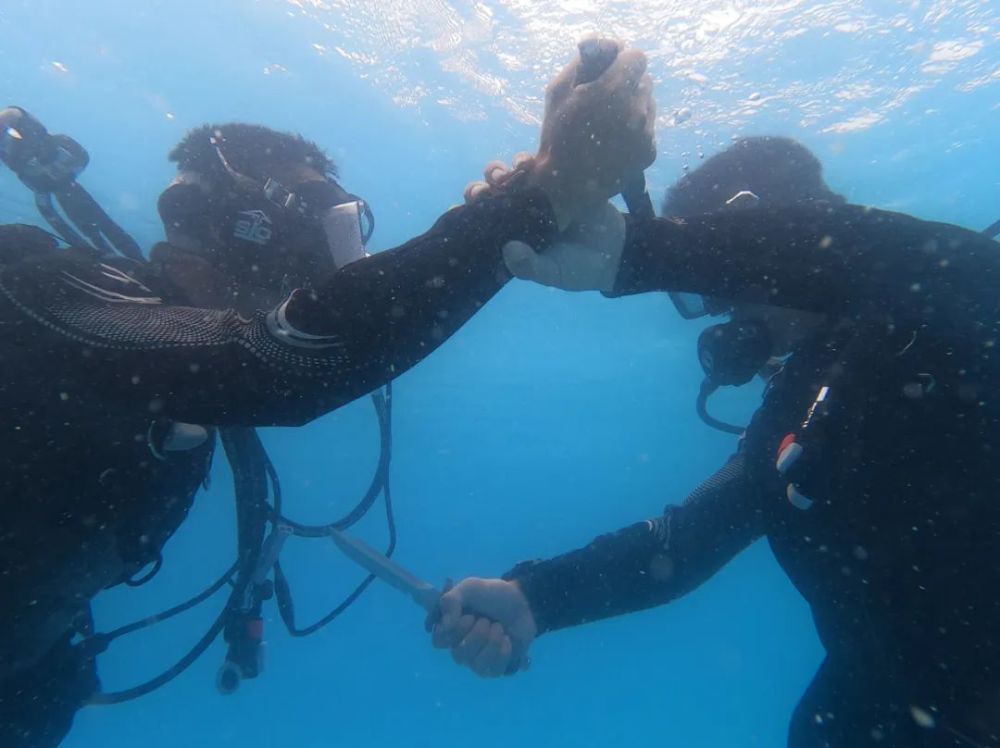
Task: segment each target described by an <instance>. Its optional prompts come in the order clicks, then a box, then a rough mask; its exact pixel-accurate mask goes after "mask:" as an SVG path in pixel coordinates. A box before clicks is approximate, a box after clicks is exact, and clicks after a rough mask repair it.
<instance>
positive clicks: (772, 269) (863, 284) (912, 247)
mask: <svg viewBox="0 0 1000 748" xmlns="http://www.w3.org/2000/svg"><path fill="white" fill-rule="evenodd" d="M998 283H1000V252H998V247H997V243H996V242H994V241H992V240H991V239H989V238H987V237H986V236H983V235H982V234H978V233H976V232H974V231H969V230H967V229H963V228H960V227H958V226H952V225H949V224H944V223H934V222H931V221H921V220H919V219H916V218H913V217H911V216H907V215H903V214H900V213H890V212H887V211H881V210H873V209H869V208H864V207H859V206H854V205H846V206H834V205H825V206H793V207H782V208H757V209H752V210H743V211H738V212H736V211H734V212H730V213H714V214H707V215H703V216H695V217H692V218H686V219H684V220H682V221H681V220H671V219H662V218H657V219H631V218H630V219H628V223H627V231H626V241H625V248H624V251H623V254H622V259H621V265H620V268H619V272H618V275H617V278H616V280H615V284H614V288H613V290H612V291H611V295H613V296H623V295H628V294H635V293H642V292H646V291H684V292H691V293H699V294H704V295H706V296H714V297H718V298H722V299H727V300H738V301H750V302H756V303H767V304H772V305H775V306H786V307H792V308H796V309H802V310H805V311H810V312H817V313H820V314H827V315H832V316H841V317H858V316H865V317H869V318H872V319H879V320H885V321H887V322H891V321H902V320H906V321H908V322H913V321H916V322H919V323H920V324H922V325H927V326H929V327H933V328H937V329H938V330H941V331H944V332H947V331H949V330H952V331H963V330H964V331H969V330H970V329H972V328H973V327H976V326H978V325H979V324H987V325H989V326H990V327H991V328H992V327H993V325H994V324H996V321H997V319H998V314H997V312H998V309H1000V295H998V294H997V293H996V288H997V284H998Z"/></svg>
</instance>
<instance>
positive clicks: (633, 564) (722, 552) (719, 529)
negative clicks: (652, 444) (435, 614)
mask: <svg viewBox="0 0 1000 748" xmlns="http://www.w3.org/2000/svg"><path fill="white" fill-rule="evenodd" d="M757 497H758V494H757V492H756V491H755V490H754V489H753V487H752V486H751V484H750V482H749V481H748V480H747V477H746V474H745V470H744V465H743V457H742V455H736V456H734V457H733V458H731V459H730V460H729V462H728V463H726V465H725V466H724V467H723V468H722V469H721V470H719V471H718V472H717V473H715V475H713V476H712V477H711V478H709V479H708V480H707V481H705V482H704V483H702V484H701V485H700V486H699V487H698V488H697V489H695V491H694V492H693V493H692V494H691V495H690V496H688V498H687V499H686V500H685V501H684V503H682V504H680V505H674V506H668V507H667V509H666V511H665V512H664V514H663V516H662V517H658V518H656V519H652V520H647V521H645V522H639V523H637V524H634V525H630V526H629V527H626V528H624V529H622V530H619V531H618V532H615V533H611V534H609V535H602V536H600V537H599V538H597V539H596V540H594V541H593V542H591V543H590V544H589V545H587V546H586V547H584V548H580V549H579V550H575V551H571V552H570V553H567V554H564V555H562V556H558V557H556V558H553V559H549V560H547V561H526V562H523V563H521V564H518V565H517V566H515V567H514V568H513V569H512V570H511V571H509V572H508V573H507V574H505V575H504V578H505V579H513V580H517V581H518V583H519V584H520V585H521V589H522V590H523V591H524V594H525V596H526V597H527V598H528V602H529V604H530V605H531V610H532V613H533V614H534V616H535V623H536V624H537V626H538V630H539V632H540V633H542V632H546V631H554V630H556V629H561V628H565V627H567V626H575V625H578V624H581V623H586V622H588V621H596V620H599V619H602V618H608V617H611V616H615V615H620V614H622V613H629V612H632V611H636V610H643V609H645V608H650V607H653V606H655V605H661V604H663V603H666V602H669V601H670V600H673V599H674V598H677V597H680V596H681V595H684V594H685V593H687V592H690V591H691V590H693V589H694V588H696V587H697V586H699V585H700V584H701V583H702V582H704V581H705V580H706V579H708V578H709V577H711V576H712V575H713V574H715V572H716V571H718V570H719V569H720V568H722V567H723V566H724V565H725V564H726V563H727V562H728V561H729V560H730V559H732V558H733V557H734V556H735V555H736V554H738V553H739V552H740V551H742V550H743V549H744V548H746V547H747V546H748V545H750V543H751V542H753V541H754V540H755V539H756V538H758V537H760V536H762V535H763V516H762V514H761V511H760V502H759V500H758V498H757Z"/></svg>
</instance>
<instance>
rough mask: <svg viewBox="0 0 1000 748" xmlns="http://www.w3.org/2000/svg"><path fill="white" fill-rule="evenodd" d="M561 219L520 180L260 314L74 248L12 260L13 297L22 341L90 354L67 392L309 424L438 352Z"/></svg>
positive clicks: (200, 414)
mask: <svg viewBox="0 0 1000 748" xmlns="http://www.w3.org/2000/svg"><path fill="white" fill-rule="evenodd" d="M554 230H555V229H554V225H553V224H552V219H551V214H550V211H549V208H548V203H547V201H546V200H545V198H544V196H542V195H541V194H540V193H537V192H535V191H516V190H508V191H506V192H503V193H501V194H498V195H493V196H489V197H487V198H484V199H482V200H480V201H477V203H476V204H475V205H471V206H465V207H462V208H458V209H455V210H453V211H450V212H449V213H448V214H446V215H445V216H444V217H442V218H441V219H440V220H439V221H438V222H437V223H436V224H435V225H434V227H433V228H432V229H431V230H430V231H428V232H427V233H426V234H424V235H422V236H420V237H418V238H416V239H414V240H413V241H411V242H409V243H407V244H406V245H404V246H403V247H400V248H398V249H395V250H390V251H389V252H385V253H381V254H379V255H375V256H373V257H371V258H369V259H366V260H362V261H359V262H357V263H354V264H352V265H349V266H347V267H345V268H344V269H343V270H341V272H340V273H338V274H337V275H336V276H335V278H334V279H333V280H332V281H331V282H330V283H329V284H328V285H326V286H325V287H323V288H321V289H319V290H318V291H317V292H307V291H298V292H296V293H295V294H293V295H292V296H291V297H290V298H289V299H288V300H287V301H286V302H285V303H284V304H282V305H281V307H279V308H278V309H276V310H274V311H272V312H270V313H267V314H260V315H258V316H256V317H255V318H253V319H250V320H246V319H242V318H240V317H239V316H238V315H236V314H235V313H233V312H222V311H215V310H206V309H195V308H191V307H178V306H171V305H169V304H164V303H163V300H162V299H160V298H159V297H157V296H156V295H155V294H154V293H153V292H152V291H150V290H149V288H146V287H145V286H143V285H142V284H140V283H137V282H135V281H133V280H130V279H128V278H127V277H126V276H125V275H124V274H123V273H115V272H110V271H109V269H108V268H106V267H105V266H100V265H98V264H96V263H93V262H92V261H91V260H89V259H87V258H81V257H78V256H72V255H71V254H69V253H61V252H56V253H51V254H47V255H46V256H45V257H43V258H42V259H41V260H40V261H38V262H34V261H29V262H26V263H24V264H20V265H16V266H10V267H7V268H3V269H2V271H0V301H2V300H3V298H4V297H6V298H7V299H9V301H10V302H11V305H10V307H9V311H7V309H5V310H4V312H3V313H4V314H5V315H7V314H9V316H10V318H11V319H16V320H18V324H16V325H13V326H11V327H9V328H8V330H9V333H10V335H12V336H13V337H14V338H16V342H15V345H17V346H18V347H19V348H20V349H21V350H22V351H23V352H24V354H25V355H26V356H27V357H29V358H30V356H31V354H32V352H37V356H38V358H39V360H44V361H46V362H47V363H48V364H49V365H48V367H47V369H46V371H73V372H76V371H78V370H79V363H78V362H79V361H81V360H86V362H87V375H86V376H85V377H84V376H80V377H74V378H73V381H72V382H71V383H70V384H69V385H67V387H68V388H67V389H64V390H63V392H65V394H66V396H67V397H74V398H81V399H88V400H89V399H93V398H94V397H95V396H99V397H100V398H101V401H102V402H107V403H117V404H118V406H119V407H123V408H126V409H128V408H139V409H141V410H142V411H143V412H146V411H147V410H152V412H155V413H157V414H158V415H160V416H164V417H169V418H174V419H177V420H185V421H192V422H197V423H208V424H214V425H295V424H300V423H303V422H305V421H308V420H310V419H312V418H315V417H317V416H319V415H321V414H322V413H325V412H327V411H329V410H331V409H333V408H336V407H338V406H340V405H342V404H344V403H346V402H349V401H350V400H353V399H355V398H357V397H359V396H361V395H363V394H365V393H366V392H369V391H371V390H373V389H375V388H377V387H379V386H380V385H382V384H384V383H385V382H387V381H388V380H390V379H392V378H393V377H396V376H398V375H399V374H401V373H402V372H403V371H405V370H406V369H408V368H410V367H411V366H413V365H414V364H415V363H417V362H418V361H420V360H421V359H422V358H423V357H424V356H426V355H428V354H429V353H430V352H431V351H433V350H434V349H435V348H437V347H438V346H439V345H440V344H441V343H442V342H443V341H444V340H446V339H447V338H448V337H449V336H450V335H452V334H453V333H454V332H455V331H456V330H457V329H458V328H459V327H460V326H461V325H462V324H464V323H465V322H466V321H467V320H468V319H469V317H471V316H472V314H474V313H475V311H476V310H478V309H479V308H480V307H481V306H482V305H483V304H484V303H485V302H486V301H488V300H489V299H490V298H491V297H492V296H493V295H494V294H495V293H496V292H497V291H498V290H499V289H500V288H501V287H502V286H503V284H504V282H505V281H506V276H505V275H504V274H503V273H502V268H501V259H500V249H501V247H502V246H503V244H504V243H505V242H506V241H508V240H510V239H515V238H518V239H523V240H525V241H534V242H538V243H539V244H542V245H544V244H545V243H546V242H547V241H548V239H549V238H550V236H551V234H552V233H553V232H554ZM126 295H127V296H126ZM59 359H63V360H64V361H65V365H64V367H62V368H61V367H60V366H58V365H56V363H55V362H56V361H58V360H59ZM74 385H78V386H76V387H74ZM70 390H72V392H71V391H70Z"/></svg>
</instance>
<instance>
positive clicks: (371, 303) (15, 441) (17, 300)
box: [0, 189, 555, 748]
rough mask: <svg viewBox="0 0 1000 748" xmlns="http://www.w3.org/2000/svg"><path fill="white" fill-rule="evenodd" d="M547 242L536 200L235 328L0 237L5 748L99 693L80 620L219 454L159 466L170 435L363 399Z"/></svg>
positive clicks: (413, 245)
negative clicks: (505, 259) (76, 642)
mask: <svg viewBox="0 0 1000 748" xmlns="http://www.w3.org/2000/svg"><path fill="white" fill-rule="evenodd" d="M554 232H555V225H554V223H553V220H552V216H551V209H550V207H549V205H548V201H547V200H546V198H545V197H544V196H543V195H542V194H541V193H538V192H536V191H533V190H518V189H511V190H508V191H506V192H504V193H501V194H497V195H493V196H490V197H488V198H486V199H483V200H481V201H477V202H476V203H475V204H474V205H471V206H464V207H460V208H456V209H454V210H452V211H450V212H449V213H447V214H445V215H444V216H443V217H442V218H441V219H440V220H438V222H437V223H436V224H435V225H434V227H433V228H432V229H431V230H430V231H428V232H427V233H426V234H424V235H422V236H420V237H418V238H416V239H413V240H412V241H410V242H408V243H407V244H405V245H404V246H402V247H399V248H397V249H394V250H390V251H387V252H382V253H379V254H376V255H373V256H372V257H370V258H367V259H365V260H362V261H359V262H356V263H353V264H351V265H348V266H346V267H345V268H343V269H342V270H340V271H339V272H338V273H337V274H336V275H335V276H334V277H333V278H332V280H331V281H329V282H328V283H327V284H325V285H323V286H321V287H320V288H318V289H317V290H316V291H315V292H304V291H296V292H295V293H293V294H292V295H291V296H290V297H289V298H288V299H287V300H286V301H285V303H283V304H282V305H281V306H280V307H279V308H277V309H275V310H273V311H271V312H269V313H260V314H258V315H257V316H255V317H253V318H252V319H243V318H241V317H240V316H238V315H237V314H236V313H234V312H231V311H216V310H207V309H196V308H192V307H190V306H182V304H183V303H184V296H183V294H182V293H181V292H180V290H179V289H177V288H173V287H171V284H170V283H169V282H167V280H166V276H165V274H164V273H161V272H159V270H158V267H157V265H156V263H155V262H154V263H150V264H149V265H138V264H135V263H131V262H129V261H125V260H120V259H118V260H105V261H99V260H96V259H94V257H93V256H92V255H90V254H87V253H85V252H83V251H81V250H72V249H70V250H60V249H56V248H55V247H54V246H53V245H52V243H51V241H50V240H49V239H48V237H47V236H46V235H45V234H44V233H43V232H40V231H38V230H36V229H32V228H31V227H18V226H13V227H2V228H0V360H2V361H3V362H4V369H5V374H6V376H5V377H4V380H3V383H2V385H0V434H2V437H0V442H2V445H3V449H2V450H0V465H2V467H0V502H2V514H0V516H2V518H3V519H2V525H0V527H2V530H0V610H2V611H3V614H2V617H0V745H2V746H4V748H14V747H15V746H16V747H17V748H26V747H29V746H30V748H39V747H41V746H51V745H55V744H56V743H58V742H59V740H60V739H61V738H62V736H63V735H64V734H65V732H66V731H67V730H68V729H69V725H70V722H71V720H72V715H73V713H74V712H75V711H76V709H77V708H79V706H80V705H81V704H82V703H83V702H84V701H85V700H86V699H87V697H88V696H89V695H90V694H91V693H92V692H93V691H94V690H95V689H96V688H97V685H98V683H97V678H96V672H95V668H94V664H93V662H92V661H91V660H89V659H88V658H87V657H85V656H83V654H82V653H80V652H79V651H78V650H77V649H75V648H73V647H71V646H70V639H71V637H72V625H73V621H74V618H75V617H76V616H77V615H78V614H80V613H81V612H83V611H85V610H86V609H87V606H88V604H89V601H90V599H91V598H92V597H93V596H94V595H95V594H96V593H97V592H99V591H100V590H101V589H104V588H106V587H109V586H112V585H115V584H118V583H120V582H122V581H123V580H125V579H127V578H129V577H130V576H131V575H133V574H135V573H136V572H137V571H138V570H139V569H141V568H142V567H143V566H144V565H146V564H147V563H149V562H150V561H151V560H153V559H155V558H156V556H157V554H159V552H160V550H161V548H162V547H163V544H164V543H165V542H166V541H167V539H168V538H169V537H170V535H171V534H172V533H173V532H174V531H175V530H176V529H177V527H178V526H179V525H180V523H181V522H182V521H183V519H184V517H185V515H186V513H187V511H188V509H189V507H190V506H191V503H192V501H193V498H194V495H195V493H196V492H197V490H198V487H199V486H200V485H201V483H202V482H203V480H204V478H205V476H206V475H207V473H208V469H209V461H210V459H211V455H212V450H213V444H214V438H209V439H208V440H207V441H205V442H204V443H203V444H202V445H201V446H198V447H195V448H193V449H189V450H186V451H165V450H164V448H163V446H164V445H163V444H162V443H160V442H162V440H163V437H164V435H165V434H167V433H169V432H170V429H171V425H172V424H174V423H186V424H200V425H203V426H204V427H207V429H208V430H209V431H210V434H211V433H212V432H211V430H212V429H214V428H215V427H226V426H289V425H298V424H303V423H306V422H308V421H310V420H311V419H314V418H316V417H318V416H320V415H322V414H323V413H326V412H328V411H330V410H333V409H335V408H337V407H339V406H341V405H343V404H345V403H347V402H349V401H351V400H354V399H355V398H357V397H359V396H361V395H363V394H365V393H366V392H369V391H371V390H373V389H375V388H377V387H379V386H380V385H382V384H384V383H385V382H387V381H388V380H390V379H392V378H394V377H396V376H398V375H399V374H401V373H403V372H404V371H406V370H407V369H409V368H410V367H412V366H413V365H414V364H416V363H417V362H419V361H420V360H421V359H422V358H424V357H425V356H426V355H428V354H429V353H431V352H432V351H433V350H434V349H435V348H436V347H437V346H438V345H440V344H441V343H442V342H443V341H445V340H446V339H447V338H448V337H449V336H450V335H452V334H453V333H454V332H455V331H456V330H457V329H458V328H459V327H461V325H462V324H464V323H465V322H466V321H467V320H468V319H469V318H470V317H471V316H472V315H473V314H474V313H475V312H476V311H477V310H478V309H479V308H480V307H481V306H482V305H483V304H484V303H486V302H487V301H488V300H489V299H490V298H491V297H492V296H493V295H494V294H496V292H497V291H498V290H499V289H500V288H501V287H502V286H503V284H504V282H505V280H506V277H507V276H506V273H505V272H503V271H502V260H501V255H500V248H501V247H502V245H503V244H504V243H505V242H506V241H508V240H511V239H522V240H525V241H528V242H533V243H539V245H540V246H544V245H545V243H546V241H547V240H548V239H549V238H550V237H551V236H552V235H553V234H554ZM160 254H163V253H162V252H161V253H160ZM155 255H156V253H154V257H155ZM212 435H213V436H214V434H212Z"/></svg>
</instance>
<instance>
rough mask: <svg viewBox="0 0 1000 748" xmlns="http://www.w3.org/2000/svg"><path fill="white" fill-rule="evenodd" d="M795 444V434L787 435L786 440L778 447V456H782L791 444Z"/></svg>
mask: <svg viewBox="0 0 1000 748" xmlns="http://www.w3.org/2000/svg"><path fill="white" fill-rule="evenodd" d="M794 442H795V434H785V438H784V439H782V440H781V444H779V445H778V455H781V453H782V452H784V451H785V447H787V446H788V445H789V444H793V443H794Z"/></svg>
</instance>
